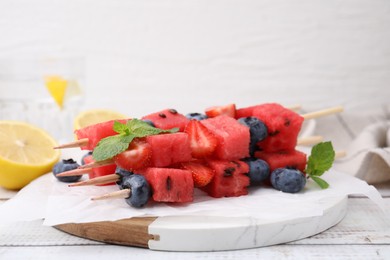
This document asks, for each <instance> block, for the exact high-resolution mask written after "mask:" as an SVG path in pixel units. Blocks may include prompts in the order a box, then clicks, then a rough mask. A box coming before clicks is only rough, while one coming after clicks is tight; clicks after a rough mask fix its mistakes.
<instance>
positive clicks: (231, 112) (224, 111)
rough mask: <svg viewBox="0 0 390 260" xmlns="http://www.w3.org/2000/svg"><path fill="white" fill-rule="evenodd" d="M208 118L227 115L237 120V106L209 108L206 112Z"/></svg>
mask: <svg viewBox="0 0 390 260" xmlns="http://www.w3.org/2000/svg"><path fill="white" fill-rule="evenodd" d="M205 113H206V115H207V116H208V117H216V116H220V115H226V116H230V117H233V118H235V116H236V105H235V104H229V105H225V106H214V107H209V108H207V109H206V111H205Z"/></svg>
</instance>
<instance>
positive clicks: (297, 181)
mask: <svg viewBox="0 0 390 260" xmlns="http://www.w3.org/2000/svg"><path fill="white" fill-rule="evenodd" d="M271 184H272V186H273V187H274V188H275V189H277V190H280V191H283V192H288V193H297V192H299V191H301V190H302V189H303V187H305V185H306V178H305V176H304V175H303V173H302V172H301V171H299V170H297V169H289V168H278V169H275V170H274V171H273V172H272V173H271Z"/></svg>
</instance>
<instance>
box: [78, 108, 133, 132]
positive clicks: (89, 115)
mask: <svg viewBox="0 0 390 260" xmlns="http://www.w3.org/2000/svg"><path fill="white" fill-rule="evenodd" d="M127 118H128V117H127V116H125V115H124V114H122V113H119V112H117V111H114V110H108V109H91V110H86V111H83V112H81V113H80V114H79V115H78V116H76V118H75V119H74V129H80V128H83V127H87V126H90V125H94V124H97V123H102V122H105V121H109V120H115V119H127Z"/></svg>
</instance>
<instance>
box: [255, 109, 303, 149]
mask: <svg viewBox="0 0 390 260" xmlns="http://www.w3.org/2000/svg"><path fill="white" fill-rule="evenodd" d="M253 116H254V117H257V118H258V119H259V120H261V121H263V123H264V124H265V125H266V126H267V129H268V136H267V138H265V139H264V140H262V141H260V142H258V143H257V146H258V147H259V149H260V150H263V151H266V152H278V151H291V150H294V149H295V146H296V145H297V138H298V134H299V131H300V130H301V126H302V123H303V117H302V116H300V115H298V114H297V113H295V112H293V111H291V110H290V109H287V108H284V107H283V106H281V105H279V104H276V103H269V104H262V105H258V106H257V107H256V108H255V109H254V110H253Z"/></svg>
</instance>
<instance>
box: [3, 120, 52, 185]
mask: <svg viewBox="0 0 390 260" xmlns="http://www.w3.org/2000/svg"><path fill="white" fill-rule="evenodd" d="M56 145H57V143H56V141H55V140H54V139H53V138H52V137H51V136H50V135H49V134H47V133H46V132H45V131H44V130H42V129H40V128H38V127H35V126H33V125H30V124H27V123H24V122H18V121H0V186H2V187H4V188H6V189H11V190H18V189H21V188H23V187H24V186H26V185H27V184H28V183H30V182H31V181H32V180H34V179H36V178H37V177H39V176H41V175H43V174H45V173H48V172H50V171H51V169H52V167H53V165H54V164H55V163H56V162H57V161H58V160H59V158H60V152H59V151H58V150H54V149H53V147H54V146H56Z"/></svg>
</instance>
